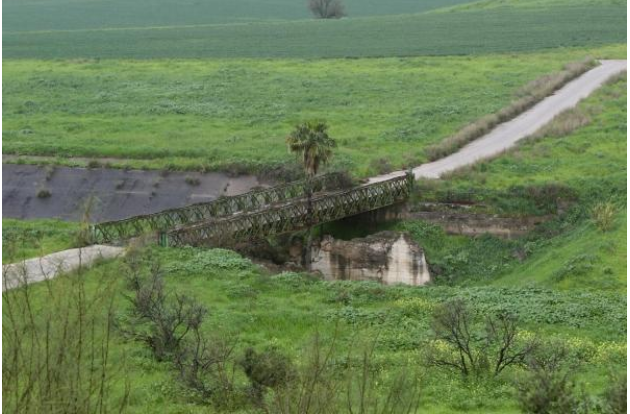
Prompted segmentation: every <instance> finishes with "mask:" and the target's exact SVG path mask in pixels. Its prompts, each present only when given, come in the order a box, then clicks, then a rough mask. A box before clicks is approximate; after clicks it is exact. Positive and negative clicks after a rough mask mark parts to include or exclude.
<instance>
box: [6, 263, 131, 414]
mask: <svg viewBox="0 0 630 414" xmlns="http://www.w3.org/2000/svg"><path fill="white" fill-rule="evenodd" d="M3 273H4V271H3ZM3 276H5V275H4V274H3ZM21 276H22V277H23V278H24V279H26V270H25V269H23V270H22V271H21ZM103 276H106V275H103ZM3 279H4V280H6V278H4V277H3ZM114 287H115V286H114V282H113V281H112V279H111V278H107V277H102V278H101V279H100V280H99V281H98V283H97V286H96V287H94V286H89V287H88V285H87V283H86V280H85V275H84V273H83V271H82V270H81V269H79V270H78V271H77V272H75V273H73V274H70V275H67V276H62V277H61V278H60V279H57V280H55V281H54V282H53V281H44V282H42V283H40V284H38V285H28V284H27V283H23V284H22V286H21V287H18V288H15V289H12V290H5V291H3V294H2V339H3V346H2V408H3V410H6V412H11V413H28V414H39V413H42V414H44V413H45V414H56V413H59V414H67V413H99V414H101V413H114V412H118V413H121V412H124V411H125V407H126V405H127V395H128V392H129V390H128V384H125V385H124V388H125V391H124V392H123V395H122V397H119V398H118V397H117V398H116V401H114V400H113V399H112V398H110V397H111V395H112V394H111V391H112V388H113V387H114V385H116V386H120V384H121V382H119V381H121V380H122V381H124V378H121V374H122V373H123V370H124V363H123V364H121V361H120V360H118V361H116V362H115V363H113V362H112V360H111V354H110V347H111V345H112V332H113V331H112V329H113V328H112V315H113V312H114V309H113V303H114V293H115V289H114ZM122 384H124V382H122Z"/></svg>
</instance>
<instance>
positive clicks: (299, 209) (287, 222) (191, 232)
mask: <svg viewBox="0 0 630 414" xmlns="http://www.w3.org/2000/svg"><path fill="white" fill-rule="evenodd" d="M413 181H414V179H413V176H412V175H411V174H407V175H405V176H401V177H396V178H393V179H390V180H387V181H382V182H379V183H374V184H369V185H364V186H360V187H356V188H353V189H351V190H347V191H341V192H338V193H333V194H325V195H320V196H316V197H314V198H313V199H312V210H311V213H312V214H311V215H309V210H308V205H307V201H306V200H304V199H300V200H295V201H292V202H288V203H286V204H283V205H277V206H272V207H269V208H267V209H265V210H262V211H257V212H251V213H242V214H238V215H235V216H232V217H223V218H220V219H210V220H206V221H203V222H200V223H196V224H193V225H189V226H184V227H180V228H176V229H174V230H170V231H167V232H162V233H161V234H160V237H159V241H160V244H161V245H163V246H198V245H209V246H220V245H224V244H226V243H234V242H237V241H242V240H248V239H255V238H260V237H266V236H270V235H274V234H282V233H287V232H291V231H296V230H300V229H303V228H305V227H307V226H309V225H316V224H321V223H326V222H330V221H335V220H339V219H341V218H344V217H348V216H353V215H356V214H360V213H364V212H367V211H372V210H376V209H379V208H383V207H387V206H390V205H394V204H397V203H400V202H403V201H406V200H407V199H408V198H409V195H410V193H411V188H412V185H413Z"/></svg>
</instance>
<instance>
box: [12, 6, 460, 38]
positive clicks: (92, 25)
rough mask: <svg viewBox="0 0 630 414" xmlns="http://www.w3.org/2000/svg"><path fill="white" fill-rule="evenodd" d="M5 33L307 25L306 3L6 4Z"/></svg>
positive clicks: (400, 9) (368, 10)
mask: <svg viewBox="0 0 630 414" xmlns="http://www.w3.org/2000/svg"><path fill="white" fill-rule="evenodd" d="M470 1H472V0H422V1H414V0H390V1H387V2H385V1H380V0H347V1H345V2H344V4H345V10H346V13H347V14H348V16H351V17H365V16H379V15H388V14H408V13H421V12H425V11H428V10H433V9H437V8H443V7H449V6H453V5H458V4H461V3H467V2H470ZM2 12H3V15H4V19H5V21H6V23H5V24H4V28H3V30H4V31H5V32H30V31H54V30H79V29H104V28H124V27H135V28H138V27H156V26H180V25H181V26H186V25H202V24H227V23H247V22H261V21H263V22H264V21H282V20H304V19H308V18H310V13H309V11H308V9H307V7H306V1H300V0H297V1H296V0H230V1H227V2H226V1H222V0H204V1H192V0H180V1H176V0H136V1H133V2H131V1H123V0H101V1H93V0H74V1H65V0H47V1H46V2H41V1H38V0H7V1H5V2H3V4H2Z"/></svg>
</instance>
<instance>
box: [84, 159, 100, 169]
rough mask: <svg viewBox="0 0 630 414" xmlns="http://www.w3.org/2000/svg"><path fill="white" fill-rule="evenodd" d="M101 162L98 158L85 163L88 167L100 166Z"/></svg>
mask: <svg viewBox="0 0 630 414" xmlns="http://www.w3.org/2000/svg"><path fill="white" fill-rule="evenodd" d="M102 166H103V164H102V163H101V162H100V161H99V160H90V161H89V162H88V163H87V167H88V168H101V167H102Z"/></svg>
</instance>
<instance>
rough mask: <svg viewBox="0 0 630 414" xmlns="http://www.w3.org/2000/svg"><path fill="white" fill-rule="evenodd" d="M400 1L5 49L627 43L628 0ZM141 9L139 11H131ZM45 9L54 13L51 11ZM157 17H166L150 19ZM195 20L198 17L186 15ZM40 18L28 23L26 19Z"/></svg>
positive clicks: (173, 51) (356, 53) (90, 34)
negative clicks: (377, 9)
mask: <svg viewBox="0 0 630 414" xmlns="http://www.w3.org/2000/svg"><path fill="white" fill-rule="evenodd" d="M239 3H240V2H239ZM392 3H394V4H393V5H392V6H391V12H392V13H391V14H388V15H382V16H368V17H357V18H348V19H341V20H337V21H313V20H297V21H274V22H256V23H222V24H202V23H200V22H199V18H198V17H197V16H199V15H198V14H196V13H193V14H191V16H188V14H186V16H181V18H179V17H177V16H174V17H173V18H174V19H179V20H177V21H175V22H173V25H166V26H161V27H143V26H142V25H141V27H119V24H117V23H111V26H109V25H106V26H105V27H104V28H103V27H101V26H102V25H101V24H98V23H97V22H95V23H93V24H89V26H90V27H89V28H86V29H76V30H59V28H58V27H48V26H47V25H45V24H44V25H42V27H41V31H40V30H33V29H31V30H30V31H28V30H20V31H17V30H14V31H8V30H5V32H4V33H3V49H4V50H3V53H4V54H3V57H4V58H5V59H6V58H31V59H32V58H46V59H52V58H141V59H151V58H204V57H205V58H207V57H212V58H219V57H238V58H243V57H247V58H271V57H274V58H278V57H299V58H321V57H327V58H330V57H381V56H417V55H471V54H485V53H494V52H518V51H533V50H541V49H549V48H555V47H577V46H599V45H602V44H606V43H623V42H625V41H626V31H625V22H626V6H625V2H623V3H622V2H608V1H607V2H603V3H593V2H590V1H580V0H573V1H570V2H569V1H566V2H559V3H556V2H552V3H550V4H543V3H542V2H534V3H533V4H532V6H531V7H514V6H513V5H511V4H508V5H506V6H501V7H488V8H479V7H477V8H470V9H466V8H465V7H463V8H462V9H460V8H454V9H452V10H451V11H450V12H444V13H439V12H425V13H418V14H404V15H394V14H395V13H399V12H400V11H401V10H403V9H404V8H397V6H396V4H399V3H400V2H392ZM11 4H13V3H11ZM77 4H83V3H77ZM96 4H99V3H96ZM388 4H389V2H388ZM434 4H437V3H434ZM444 5H445V6H447V5H448V2H445V3H444ZM5 7H7V6H5ZM9 7H10V6H9ZM13 7H15V8H22V7H25V9H26V10H27V11H29V10H30V11H31V13H33V10H38V8H34V7H32V5H31V7H28V6H22V5H20V6H17V5H16V6H13ZM134 7H136V5H135V4H134ZM137 7H142V6H137ZM9 10H11V9H9ZM157 10H159V8H158V9H157ZM85 13H86V15H88V16H92V15H93V14H92V13H90V14H87V12H85ZM156 13H158V11H156ZM252 13H253V12H252ZM139 14H140V13H139V12H138V11H136V13H135V14H134V13H132V14H131V16H137V15H139ZM53 15H56V13H53ZM45 16H46V17H45V18H46V19H48V15H45ZM147 16H150V14H147ZM188 17H190V19H188ZM5 18H6V15H5ZM165 18H166V17H165ZM21 20H27V19H26V17H24V18H21ZM21 20H20V21H21ZM88 20H89V19H88ZM152 21H159V19H156V18H152ZM188 21H189V22H190V23H184V22H188ZM210 21H211V22H212V20H210ZM103 24H105V23H103ZM138 24H139V23H138ZM158 25H159V24H158ZM35 26H37V25H36V24H33V23H25V27H30V28H33V27H35ZM61 26H62V27H66V26H65V25H63V24H61Z"/></svg>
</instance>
